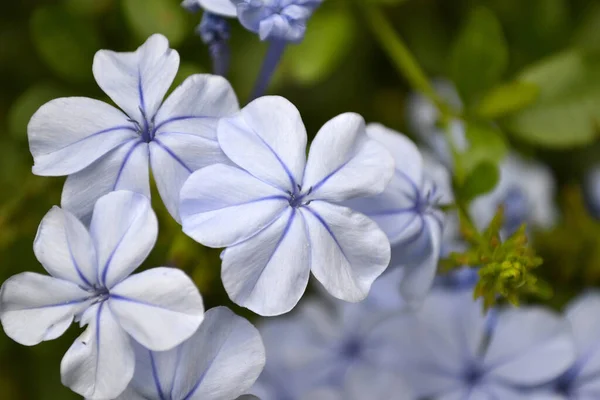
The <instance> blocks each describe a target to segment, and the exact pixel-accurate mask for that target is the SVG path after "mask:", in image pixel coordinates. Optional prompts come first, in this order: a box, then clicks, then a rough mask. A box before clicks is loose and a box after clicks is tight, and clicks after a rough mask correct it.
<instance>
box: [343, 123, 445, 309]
mask: <svg viewBox="0 0 600 400" xmlns="http://www.w3.org/2000/svg"><path fill="white" fill-rule="evenodd" d="M367 133H368V135H369V137H370V138H371V139H373V140H376V141H378V142H379V143H381V144H383V145H384V146H385V147H386V148H387V149H388V150H389V151H390V152H391V154H392V156H393V157H394V160H395V163H396V168H395V173H394V177H393V178H392V180H391V182H390V183H389V185H388V186H387V188H386V189H385V191H384V192H383V193H381V194H379V195H377V196H374V197H366V198H359V199H355V200H351V201H349V202H346V203H345V204H346V205H348V206H349V207H351V208H353V209H355V210H357V211H360V212H362V213H364V214H365V215H367V216H368V217H370V218H371V219H373V220H374V221H375V222H377V224H378V225H379V226H380V227H381V229H382V230H383V231H384V232H385V233H386V234H387V236H388V238H389V240H390V243H391V245H392V261H391V266H393V267H396V266H401V267H403V269H404V272H403V274H402V280H401V283H400V291H401V293H402V295H403V297H404V298H405V300H406V301H407V302H408V303H411V304H412V305H413V306H418V305H419V304H420V303H421V302H422V301H423V299H424V298H425V296H426V295H427V293H428V291H429V289H430V288H431V285H432V284H433V280H434V278H435V274H436V270H437V265H438V261H439V258H440V251H441V241H442V232H443V225H444V213H443V212H442V211H441V208H440V207H441V206H442V205H444V204H448V203H449V202H451V200H452V197H451V192H450V190H449V175H448V173H447V171H445V170H444V171H440V169H439V168H433V166H432V162H431V161H429V162H425V161H424V159H423V156H422V155H421V153H420V152H419V149H418V148H417V146H416V145H415V144H414V143H413V142H412V141H410V140H409V139H408V138H407V137H406V136H403V135H401V134H399V133H398V132H395V131H393V130H391V129H388V128H386V127H384V126H382V125H379V124H371V125H369V126H368V127H367ZM426 165H428V166H426ZM440 168H443V167H440ZM440 178H442V179H440Z"/></svg>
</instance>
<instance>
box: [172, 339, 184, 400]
mask: <svg viewBox="0 0 600 400" xmlns="http://www.w3.org/2000/svg"><path fill="white" fill-rule="evenodd" d="M183 347H184V346H183V344H182V345H180V346H177V357H176V359H175V368H173V377H172V379H171V389H170V390H169V393H170V394H171V397H170V398H171V399H174V398H175V394H174V392H175V383H176V382H177V375H178V373H179V369H180V368H179V367H180V364H181V354H182V352H183Z"/></svg>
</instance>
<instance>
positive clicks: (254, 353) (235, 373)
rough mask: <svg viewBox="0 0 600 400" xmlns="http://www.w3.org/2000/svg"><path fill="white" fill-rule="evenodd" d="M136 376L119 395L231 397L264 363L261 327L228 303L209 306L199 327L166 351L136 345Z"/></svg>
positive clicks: (162, 399)
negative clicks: (247, 319)
mask: <svg viewBox="0 0 600 400" xmlns="http://www.w3.org/2000/svg"><path fill="white" fill-rule="evenodd" d="M135 352H136V367H135V375H134V377H133V380H132V381H131V383H130V384H129V387H128V388H127V390H126V391H125V392H124V393H123V394H122V395H121V396H120V397H119V398H118V399H119V400H137V399H139V400H142V399H143V400H167V399H168V400H231V399H235V398H236V397H237V396H239V395H241V394H243V393H245V392H247V391H248V389H249V388H250V387H251V386H252V385H253V384H254V382H255V381H256V378H258V375H259V374H260V372H261V371H262V369H263V367H264V365H265V349H264V346H263V344H262V340H261V338H260V334H259V333H258V330H257V329H256V328H254V326H252V324H250V323H249V322H248V321H246V320H245V319H244V318H241V317H238V316H237V315H235V314H234V313H233V312H231V310H229V309H228V308H226V307H216V308H212V309H210V310H208V311H207V312H206V314H205V318H204V321H203V322H202V324H201V325H200V328H199V329H198V331H197V332H196V333H195V334H194V335H193V336H192V337H191V338H190V339H188V340H187V341H185V342H184V343H182V344H181V345H179V346H178V347H176V348H174V349H172V350H169V351H164V352H156V351H150V350H147V349H146V348H144V347H142V346H140V345H137V346H135Z"/></svg>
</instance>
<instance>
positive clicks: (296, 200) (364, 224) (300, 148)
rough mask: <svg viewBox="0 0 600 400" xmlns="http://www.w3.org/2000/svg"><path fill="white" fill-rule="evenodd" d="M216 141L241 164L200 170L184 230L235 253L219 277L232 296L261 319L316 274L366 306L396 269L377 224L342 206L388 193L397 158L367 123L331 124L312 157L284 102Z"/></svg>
mask: <svg viewBox="0 0 600 400" xmlns="http://www.w3.org/2000/svg"><path fill="white" fill-rule="evenodd" d="M218 139H219V143H220V145H221V147H222V149H223V151H224V152H225V154H226V155H227V156H228V157H229V158H230V159H231V161H233V162H234V163H235V164H237V166H238V167H239V168H237V167H232V166H228V165H219V164H218V165H213V166H209V167H206V168H203V169H201V170H199V171H197V172H195V173H194V174H193V175H192V176H191V177H190V179H189V180H188V181H187V182H186V184H185V185H184V187H183V190H182V192H181V199H182V203H181V207H180V208H181V216H182V220H183V230H184V232H185V233H187V234H188V235H189V236H190V237H192V238H193V239H195V240H196V241H198V242H200V243H202V244H204V245H207V246H210V247H227V250H226V251H225V253H224V254H223V267H222V273H221V276H222V279H223V284H224V286H225V289H226V290H227V293H228V294H229V296H230V298H231V299H232V300H233V301H235V302H236V303H237V304H239V305H242V306H244V307H247V308H249V309H251V310H253V311H255V312H257V313H259V314H261V315H278V314H282V313H285V312H287V311H289V310H291V309H292V308H293V307H294V306H295V305H296V303H298V300H299V299H300V297H301V296H302V294H303V293H304V290H305V288H306V285H307V283H308V277H309V274H310V271H311V270H312V272H313V274H314V275H315V277H316V278H317V279H318V280H319V281H320V282H321V283H322V284H323V286H324V287H325V288H326V289H327V291H328V292H329V293H331V294H332V295H333V296H334V297H337V298H340V299H343V300H346V301H352V302H357V301H361V300H363V299H364V298H365V297H366V296H367V294H368V293H369V289H370V287H371V284H372V283H373V281H374V280H375V279H376V278H377V277H378V276H379V275H380V274H381V273H382V272H383V271H384V270H385V269H386V267H387V266H388V263H389V261H390V247H389V241H388V240H387V238H386V236H385V234H384V232H382V231H381V229H379V227H378V226H377V224H376V223H375V222H373V221H372V220H370V219H369V218H367V217H366V216H364V215H363V214H360V213H358V212H355V211H353V210H351V209H349V208H347V207H343V206H340V205H338V204H336V203H339V202H342V201H344V200H348V199H351V198H354V197H358V196H368V195H375V194H377V193H381V192H382V191H383V190H384V188H385V186H386V184H387V183H388V182H389V180H390V179H391V177H392V174H393V170H394V168H393V166H394V161H393V159H392V157H391V156H390V154H389V152H388V151H387V150H386V149H385V148H384V147H383V146H382V145H381V144H379V143H378V142H376V141H375V140H372V139H370V138H369V137H368V136H367V134H366V129H365V123H364V120H363V119H362V117H361V116H360V115H357V114H353V113H347V114H342V115H340V116H338V117H335V118H334V119H332V120H331V121H329V122H327V123H326V124H325V125H324V126H323V128H321V130H320V131H319V133H318V134H317V136H316V138H315V139H314V141H313V143H312V146H311V148H310V154H309V156H308V161H307V159H306V152H305V151H306V150H305V148H306V142H307V135H306V129H305V127H304V124H303V123H302V118H301V117H300V113H299V112H298V110H297V109H296V107H294V105H293V104H292V103H290V102H289V101H287V100H286V99H284V98H282V97H276V96H273V97H263V98H260V99H258V100H255V101H253V102H252V103H250V104H249V105H248V106H246V107H245V108H244V109H243V110H242V111H241V112H240V113H239V114H237V115H236V116H234V117H231V118H224V119H222V120H221V122H220V123H219V127H218Z"/></svg>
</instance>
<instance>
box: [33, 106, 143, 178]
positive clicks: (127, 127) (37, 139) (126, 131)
mask: <svg viewBox="0 0 600 400" xmlns="http://www.w3.org/2000/svg"><path fill="white" fill-rule="evenodd" d="M27 134H28V136H29V149H30V150H31V154H32V155H33V161H34V166H33V173H34V174H36V175H45V176H60V175H69V174H72V173H74V172H77V171H81V170H82V169H84V168H85V167H87V166H88V165H90V164H91V163H93V162H94V161H95V160H97V159H98V158H100V157H102V156H103V155H104V154H106V153H107V152H109V151H110V150H112V149H113V148H115V147H117V146H119V145H120V144H122V143H124V142H125V141H127V140H130V139H134V138H136V137H137V136H138V135H137V133H136V129H135V126H134V124H133V123H131V122H130V121H129V120H128V119H127V116H126V115H125V114H123V113H122V112H121V111H119V110H117V109H116V108H114V107H112V106H110V105H108V104H106V103H103V102H101V101H98V100H93V99H88V98H85V97H68V98H60V99H56V100H52V101H50V102H48V103H46V104H44V105H43V106H42V107H40V109H39V110H38V111H37V112H36V113H35V114H34V115H33V117H31V120H30V121H29V125H28V127H27Z"/></svg>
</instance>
